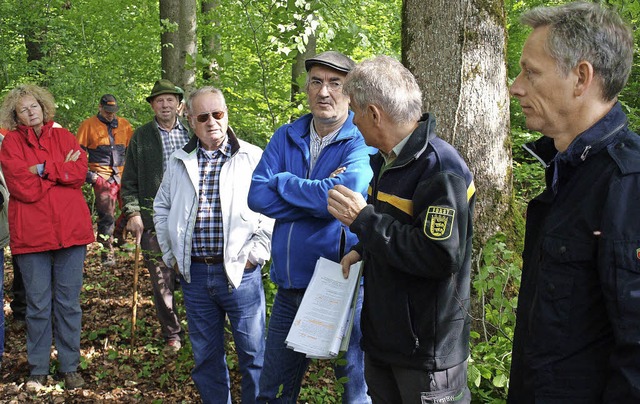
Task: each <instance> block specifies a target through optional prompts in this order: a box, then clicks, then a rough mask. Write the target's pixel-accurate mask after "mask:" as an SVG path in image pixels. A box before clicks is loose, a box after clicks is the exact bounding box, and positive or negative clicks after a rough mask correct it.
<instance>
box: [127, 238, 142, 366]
mask: <svg viewBox="0 0 640 404" xmlns="http://www.w3.org/2000/svg"><path fill="white" fill-rule="evenodd" d="M133 260H134V261H133V301H132V302H131V347H130V348H129V356H131V355H133V348H134V346H135V342H136V317H137V314H138V313H137V312H138V265H139V262H140V243H136V252H135V255H134V258H133Z"/></svg>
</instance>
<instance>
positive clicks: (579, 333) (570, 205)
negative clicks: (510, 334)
mask: <svg viewBox="0 0 640 404" xmlns="http://www.w3.org/2000/svg"><path fill="white" fill-rule="evenodd" d="M549 142H551V140H549V139H541V140H540V141H538V142H536V143H535V144H533V145H530V146H529V147H528V148H529V149H530V150H534V151H536V152H537V153H536V154H537V156H538V157H539V158H540V160H541V161H546V162H547V163H548V167H547V170H546V174H547V189H546V190H545V191H544V192H543V193H542V194H541V195H539V196H538V197H536V198H535V199H533V200H532V201H531V202H530V203H529V207H528V209H527V228H526V236H525V247H524V253H523V268H522V283H521V286H520V295H519V298H518V311H517V321H516V329H515V337H514V346H513V359H512V366H511V381H510V387H509V402H510V403H534V402H536V403H546V402H554V403H561V402H562V403H608V402H611V403H634V402H640V138H638V136H637V135H636V134H635V133H633V132H632V131H631V130H629V128H628V127H627V119H626V116H625V115H624V113H623V112H622V109H621V107H620V105H619V104H616V105H615V106H614V107H613V108H612V109H611V111H610V112H609V113H608V114H607V115H606V116H605V117H604V118H603V119H601V120H600V121H599V122H597V123H596V124H595V125H594V126H592V127H591V128H590V129H588V130H587V131H585V132H584V133H582V134H581V135H579V136H578V137H577V138H576V139H575V140H574V141H573V142H572V143H571V145H570V146H569V148H568V149H567V150H566V151H565V152H563V153H559V154H557V155H556V153H555V152H552V153H542V152H541V151H543V150H545V149H546V150H549V149H550V147H549ZM545 144H546V146H545ZM541 154H545V156H541Z"/></svg>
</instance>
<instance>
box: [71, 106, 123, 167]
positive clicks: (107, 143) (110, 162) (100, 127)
mask: <svg viewBox="0 0 640 404" xmlns="http://www.w3.org/2000/svg"><path fill="white" fill-rule="evenodd" d="M109 130H111V134H112V136H113V144H111V140H110V139H109ZM132 135H133V129H132V128H131V124H129V121H127V120H126V119H124V118H120V117H117V118H116V119H114V120H113V121H111V122H107V121H106V120H104V118H102V117H101V116H100V115H94V116H92V117H91V118H88V119H86V120H85V121H84V122H82V124H80V128H78V134H77V138H78V143H80V146H82V148H83V149H84V150H86V151H87V152H88V153H89V171H90V172H89V174H88V176H87V178H88V179H89V177H90V176H94V177H95V174H99V175H101V176H102V177H103V178H104V179H105V180H106V179H109V178H110V177H111V176H114V175H116V174H119V176H121V175H122V170H123V168H124V158H125V152H126V149H127V146H129V141H130V140H131V136H132ZM93 173H95V174H93ZM118 180H119V178H118Z"/></svg>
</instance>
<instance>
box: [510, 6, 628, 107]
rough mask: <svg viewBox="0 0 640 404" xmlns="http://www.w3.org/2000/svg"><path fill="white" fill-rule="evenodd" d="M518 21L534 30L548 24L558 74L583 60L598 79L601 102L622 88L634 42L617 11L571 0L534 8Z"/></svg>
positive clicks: (551, 53) (625, 79) (550, 48)
mask: <svg viewBox="0 0 640 404" xmlns="http://www.w3.org/2000/svg"><path fill="white" fill-rule="evenodd" d="M520 20H521V22H522V23H523V24H525V25H529V26H531V27H533V28H534V29H535V28H538V27H545V26H549V28H550V29H549V37H548V38H547V51H548V52H549V54H550V55H551V57H552V58H553V59H555V61H556V63H557V65H558V69H559V70H560V72H561V73H562V74H565V75H566V74H568V73H569V71H570V70H571V69H573V68H574V67H576V66H577V65H578V63H580V62H581V61H587V62H589V63H591V65H592V66H593V70H594V73H595V75H596V76H598V77H599V78H600V79H601V80H602V95H603V97H604V99H605V101H611V100H613V99H615V98H616V97H617V96H618V94H619V93H620V91H622V89H623V88H624V86H625V84H626V83H627V79H628V78H629V73H630V72H631V66H632V63H633V46H634V45H633V34H632V32H631V29H630V28H629V26H628V25H627V24H625V22H624V21H623V20H622V18H621V17H620V16H619V15H618V13H616V12H615V11H613V10H610V9H608V8H606V7H604V6H602V5H600V4H596V3H584V2H575V3H569V4H565V5H561V6H557V7H536V8H534V9H532V10H530V11H527V12H526V13H524V14H523V15H522V16H521V18H520Z"/></svg>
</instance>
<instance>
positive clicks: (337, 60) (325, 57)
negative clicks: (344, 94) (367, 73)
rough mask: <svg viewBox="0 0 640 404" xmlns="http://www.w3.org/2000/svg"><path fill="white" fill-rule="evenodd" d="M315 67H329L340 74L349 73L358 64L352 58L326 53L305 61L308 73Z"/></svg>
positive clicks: (331, 52) (335, 53)
mask: <svg viewBox="0 0 640 404" xmlns="http://www.w3.org/2000/svg"><path fill="white" fill-rule="evenodd" d="M314 65H322V66H327V67H330V68H332V69H334V70H337V71H339V72H343V73H349V72H350V71H351V69H353V68H354V67H355V65H356V64H355V62H354V61H353V60H351V58H349V57H347V56H345V55H343V54H342V53H340V52H336V51H326V52H322V53H319V54H317V55H315V56H314V57H312V58H309V59H307V60H305V61H304V67H305V69H307V72H308V71H309V70H311V68H312V67H313V66H314Z"/></svg>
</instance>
